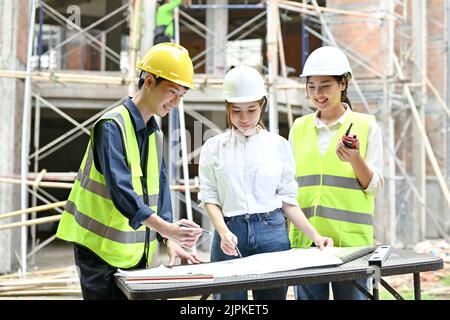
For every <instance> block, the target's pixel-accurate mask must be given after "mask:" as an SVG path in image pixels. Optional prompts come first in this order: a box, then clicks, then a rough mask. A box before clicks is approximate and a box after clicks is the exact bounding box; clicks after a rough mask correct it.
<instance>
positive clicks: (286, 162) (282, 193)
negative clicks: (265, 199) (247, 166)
mask: <svg viewBox="0 0 450 320" xmlns="http://www.w3.org/2000/svg"><path fill="white" fill-rule="evenodd" d="M280 154H281V157H282V159H283V161H282V172H281V182H280V185H279V186H278V189H277V197H278V198H279V199H280V200H281V201H282V202H284V203H287V204H290V205H294V206H297V207H298V200H297V195H298V184H297V181H296V180H295V160H294V154H293V152H292V149H291V146H290V144H289V142H287V141H286V140H282V143H281V146H280Z"/></svg>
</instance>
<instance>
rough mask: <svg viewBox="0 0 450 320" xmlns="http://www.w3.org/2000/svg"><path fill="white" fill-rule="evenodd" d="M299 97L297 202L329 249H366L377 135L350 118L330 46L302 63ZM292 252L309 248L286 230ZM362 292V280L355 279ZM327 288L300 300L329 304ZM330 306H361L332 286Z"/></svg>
mask: <svg viewBox="0 0 450 320" xmlns="http://www.w3.org/2000/svg"><path fill="white" fill-rule="evenodd" d="M301 77H302V78H306V95H307V97H308V99H309V100H310V102H311V103H312V105H313V106H314V107H315V108H316V109H317V111H316V112H314V113H311V114H309V115H305V116H303V117H301V118H298V119H296V120H295V122H294V124H293V126H292V128H291V131H290V133H289V140H290V142H291V145H292V148H293V150H294V155H295V161H296V168H297V172H296V177H297V182H298V184H299V189H298V202H299V204H300V207H301V208H303V211H304V212H305V214H306V215H307V216H308V218H309V220H310V222H311V224H312V225H313V226H314V227H315V228H316V229H317V230H318V231H319V232H320V233H321V234H323V235H324V236H327V237H330V238H332V239H333V242H334V244H335V246H336V247H359V246H372V245H373V242H374V239H373V213H374V196H375V195H376V194H377V193H378V192H379V191H380V189H381V187H382V186H383V184H384V180H383V175H382V172H383V147H382V138H381V131H380V128H379V126H378V125H377V122H376V120H375V117H374V116H372V115H368V114H363V113H359V112H354V111H352V106H351V103H350V100H349V99H348V97H347V88H348V84H349V81H350V80H351V78H352V70H351V68H350V63H349V61H348V59H347V57H346V56H345V54H344V52H342V50H340V49H339V48H337V47H332V46H325V47H320V48H318V49H316V50H315V51H313V52H312V53H311V54H310V55H309V57H308V59H307V60H306V62H305V65H304V67H303V72H302V74H301ZM290 239H291V246H292V247H295V248H309V247H311V246H314V243H312V241H311V240H310V239H308V235H307V234H305V233H304V232H303V231H301V230H299V229H297V228H296V227H295V226H292V225H291V230H290ZM356 282H357V284H359V286H361V287H363V288H364V289H366V290H367V289H368V287H369V286H368V283H367V280H366V279H361V280H356ZM329 288H330V285H329V283H319V284H309V285H300V286H295V287H294V294H295V296H296V298H297V299H300V300H313V299H314V300H328V299H329V291H330V289H329ZM332 289H333V297H334V299H335V300H364V299H365V298H366V296H365V295H364V294H363V293H362V292H361V291H360V290H358V289H357V288H356V287H355V286H354V285H353V283H352V281H339V282H333V283H332Z"/></svg>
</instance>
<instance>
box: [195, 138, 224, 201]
mask: <svg viewBox="0 0 450 320" xmlns="http://www.w3.org/2000/svg"><path fill="white" fill-rule="evenodd" d="M198 173H199V179H200V191H199V193H198V200H200V204H199V207H201V208H204V207H205V203H212V204H216V205H218V206H221V204H220V198H219V192H218V188H217V180H216V175H215V172H214V164H213V159H212V154H211V151H210V144H209V143H208V142H206V143H205V144H204V145H203V147H202V151H201V153H200V162H199V167H198Z"/></svg>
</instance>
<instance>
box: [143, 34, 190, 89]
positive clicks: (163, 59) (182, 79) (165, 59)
mask: <svg viewBox="0 0 450 320" xmlns="http://www.w3.org/2000/svg"><path fill="white" fill-rule="evenodd" d="M137 68H138V69H139V70H143V71H146V72H148V73H152V74H154V75H155V76H158V77H161V78H164V79H166V80H169V81H172V82H175V83H177V84H179V85H181V86H184V87H188V88H191V89H195V88H194V83H193V80H194V66H193V64H192V60H191V58H190V57H189V52H188V51H187V50H186V49H185V48H184V47H182V46H180V45H178V44H176V43H171V42H163V43H159V44H157V45H155V46H153V47H151V48H150V50H148V52H147V53H146V54H145V56H144V57H143V58H142V59H141V60H140V61H139V62H138V63H137Z"/></svg>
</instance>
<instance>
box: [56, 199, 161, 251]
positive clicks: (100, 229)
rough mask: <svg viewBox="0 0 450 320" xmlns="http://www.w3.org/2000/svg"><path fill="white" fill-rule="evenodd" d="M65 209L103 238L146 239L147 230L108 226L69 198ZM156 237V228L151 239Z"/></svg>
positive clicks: (138, 240) (151, 232)
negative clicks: (86, 213) (80, 208)
mask: <svg viewBox="0 0 450 320" xmlns="http://www.w3.org/2000/svg"><path fill="white" fill-rule="evenodd" d="M64 210H65V211H67V212H68V213H70V214H71V215H73V216H74V218H75V221H76V222H77V223H78V224H79V225H80V226H82V227H83V228H85V229H87V230H89V231H91V232H93V233H95V234H97V235H99V236H101V237H103V238H106V239H109V240H112V241H115V242H120V243H139V242H144V241H145V231H137V232H136V231H121V230H117V229H114V228H111V227H108V226H107V225H104V224H103V223H100V222H98V221H97V220H94V219H92V218H91V217H89V216H87V215H85V214H83V213H81V212H80V211H78V209H77V205H76V204H75V203H73V202H72V201H70V200H67V203H66V205H65V206H64ZM155 239H156V232H155V231H154V230H150V240H155Z"/></svg>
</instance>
